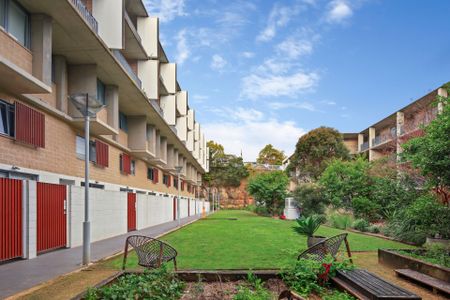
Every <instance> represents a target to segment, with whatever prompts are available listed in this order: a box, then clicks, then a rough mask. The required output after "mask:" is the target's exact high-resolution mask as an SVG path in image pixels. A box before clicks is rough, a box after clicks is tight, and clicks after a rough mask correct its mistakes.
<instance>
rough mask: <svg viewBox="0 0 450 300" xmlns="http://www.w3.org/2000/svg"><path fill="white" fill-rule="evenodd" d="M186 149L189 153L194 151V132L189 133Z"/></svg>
mask: <svg viewBox="0 0 450 300" xmlns="http://www.w3.org/2000/svg"><path fill="white" fill-rule="evenodd" d="M186 147H187V148H188V150H189V151H191V152H192V151H194V132H193V131H188V133H187V141H186Z"/></svg>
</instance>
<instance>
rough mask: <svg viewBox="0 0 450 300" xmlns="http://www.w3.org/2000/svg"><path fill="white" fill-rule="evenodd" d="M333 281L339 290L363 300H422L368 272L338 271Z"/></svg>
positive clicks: (357, 270)
mask: <svg viewBox="0 0 450 300" xmlns="http://www.w3.org/2000/svg"><path fill="white" fill-rule="evenodd" d="M332 281H333V282H334V283H335V284H336V285H337V286H338V287H339V288H341V289H343V290H345V291H347V292H348V293H349V294H351V295H353V296H355V297H356V298H358V299H362V300H366V299H367V300H382V299H390V300H394V299H403V300H406V299H409V300H420V299H422V298H421V297H419V296H417V295H416V294H413V293H411V292H409V291H407V290H405V289H402V288H401V287H398V286H396V285H393V284H392V283H389V282H387V281H386V280H384V279H382V278H380V277H378V276H377V275H375V274H373V273H370V272H368V271H366V270H360V269H356V270H351V271H338V272H337V275H336V277H334V278H332Z"/></svg>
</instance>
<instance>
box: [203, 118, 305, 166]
mask: <svg viewBox="0 0 450 300" xmlns="http://www.w3.org/2000/svg"><path fill="white" fill-rule="evenodd" d="M202 128H203V130H204V132H205V134H206V136H207V137H208V139H211V140H214V141H216V142H218V143H220V144H222V145H223V146H224V147H225V151H226V152H227V153H232V154H235V155H240V153H241V150H242V154H243V157H244V160H245V161H255V160H256V157H257V156H258V153H259V151H261V149H262V148H263V147H264V146H265V145H267V144H269V143H270V144H272V145H273V146H274V147H275V148H277V149H280V150H283V151H284V152H285V153H286V154H291V153H292V152H293V151H294V149H295V144H296V143H297V141H298V138H299V137H300V136H302V135H303V134H305V132H306V131H305V130H304V129H302V128H299V127H297V126H296V125H295V123H294V122H289V121H285V122H283V121H278V120H276V119H260V120H249V121H244V122H239V121H237V122H223V123H222V122H213V123H206V124H202Z"/></svg>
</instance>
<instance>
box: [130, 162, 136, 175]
mask: <svg viewBox="0 0 450 300" xmlns="http://www.w3.org/2000/svg"><path fill="white" fill-rule="evenodd" d="M130 173H131V175H136V161H135V160H132V161H131V164H130Z"/></svg>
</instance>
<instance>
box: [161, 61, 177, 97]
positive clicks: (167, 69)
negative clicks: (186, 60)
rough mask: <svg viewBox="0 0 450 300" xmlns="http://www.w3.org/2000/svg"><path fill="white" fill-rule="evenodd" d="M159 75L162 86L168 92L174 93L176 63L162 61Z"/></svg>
mask: <svg viewBox="0 0 450 300" xmlns="http://www.w3.org/2000/svg"><path fill="white" fill-rule="evenodd" d="M160 67H161V77H162V79H163V83H164V86H165V87H166V89H167V92H168V93H169V94H175V93H176V91H177V65H176V64H174V63H162V64H161V65H160Z"/></svg>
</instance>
